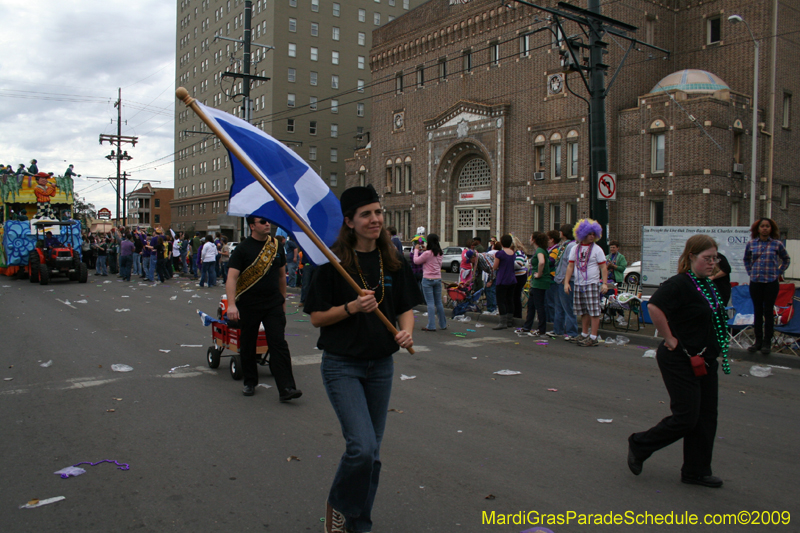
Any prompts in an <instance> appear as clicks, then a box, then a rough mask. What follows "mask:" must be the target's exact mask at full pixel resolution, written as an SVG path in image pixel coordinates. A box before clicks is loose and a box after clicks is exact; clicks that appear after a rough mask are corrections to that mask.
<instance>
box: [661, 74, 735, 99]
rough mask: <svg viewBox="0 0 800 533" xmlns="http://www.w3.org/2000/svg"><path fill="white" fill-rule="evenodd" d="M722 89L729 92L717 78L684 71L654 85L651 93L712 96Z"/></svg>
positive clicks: (725, 85)
mask: <svg viewBox="0 0 800 533" xmlns="http://www.w3.org/2000/svg"><path fill="white" fill-rule="evenodd" d="M723 89H728V90H730V87H728V84H727V83H725V82H724V81H722V80H721V79H720V78H719V76H716V75H714V74H711V73H710V72H707V71H705V70H695V69H686V70H679V71H678V72H673V73H672V74H670V75H669V76H667V77H666V78H664V79H663V80H661V81H660V82H659V83H658V84H656V86H655V87H653V90H652V91H651V92H653V93H659V92H662V91H673V90H679V91H683V92H686V93H689V94H713V93H715V92H717V91H720V90H723Z"/></svg>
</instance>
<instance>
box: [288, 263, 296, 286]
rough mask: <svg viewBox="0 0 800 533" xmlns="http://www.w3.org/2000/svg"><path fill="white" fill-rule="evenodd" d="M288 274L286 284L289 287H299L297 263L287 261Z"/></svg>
mask: <svg viewBox="0 0 800 533" xmlns="http://www.w3.org/2000/svg"><path fill="white" fill-rule="evenodd" d="M286 275H287V276H288V277H289V279H287V280H286V284H287V285H288V286H289V287H297V263H286Z"/></svg>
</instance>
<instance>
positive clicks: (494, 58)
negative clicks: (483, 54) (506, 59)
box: [489, 41, 500, 67]
mask: <svg viewBox="0 0 800 533" xmlns="http://www.w3.org/2000/svg"><path fill="white" fill-rule="evenodd" d="M489 62H490V63H491V66H493V67H496V66H497V65H499V64H500V43H498V42H497V41H495V42H493V43H490V44H489Z"/></svg>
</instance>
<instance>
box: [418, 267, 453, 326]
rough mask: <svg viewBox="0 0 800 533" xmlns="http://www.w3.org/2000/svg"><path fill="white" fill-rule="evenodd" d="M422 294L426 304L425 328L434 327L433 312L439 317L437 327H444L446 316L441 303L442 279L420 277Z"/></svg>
mask: <svg viewBox="0 0 800 533" xmlns="http://www.w3.org/2000/svg"><path fill="white" fill-rule="evenodd" d="M422 294H424V295H425V303H427V304H428V325H427V326H426V327H427V329H436V322H435V321H434V318H435V316H434V312H435V315H436V316H438V317H439V329H445V328H446V327H447V317H445V316H444V305H442V280H441V279H427V278H422Z"/></svg>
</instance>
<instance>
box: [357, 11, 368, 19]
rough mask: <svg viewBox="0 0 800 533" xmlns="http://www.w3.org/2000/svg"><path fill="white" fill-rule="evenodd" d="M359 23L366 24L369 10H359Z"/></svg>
mask: <svg viewBox="0 0 800 533" xmlns="http://www.w3.org/2000/svg"><path fill="white" fill-rule="evenodd" d="M358 21H359V22H366V21H367V10H366V9H359V10H358Z"/></svg>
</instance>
